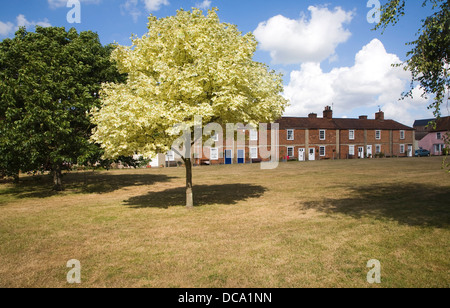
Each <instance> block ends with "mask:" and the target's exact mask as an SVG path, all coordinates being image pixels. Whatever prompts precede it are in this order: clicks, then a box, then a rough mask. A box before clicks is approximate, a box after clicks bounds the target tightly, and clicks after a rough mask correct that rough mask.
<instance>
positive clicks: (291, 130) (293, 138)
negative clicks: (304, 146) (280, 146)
mask: <svg viewBox="0 0 450 308" xmlns="http://www.w3.org/2000/svg"><path fill="white" fill-rule="evenodd" d="M286 133H287V136H286V139H287V140H288V141H294V140H295V135H294V133H295V130H293V129H288V130H287V132H286ZM289 133H291V137H289Z"/></svg>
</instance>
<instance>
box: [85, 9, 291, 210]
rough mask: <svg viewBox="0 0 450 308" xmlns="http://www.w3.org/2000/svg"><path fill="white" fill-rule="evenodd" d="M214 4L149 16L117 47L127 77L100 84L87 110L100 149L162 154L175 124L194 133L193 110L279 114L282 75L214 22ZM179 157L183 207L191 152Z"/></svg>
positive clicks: (218, 117)
mask: <svg viewBox="0 0 450 308" xmlns="http://www.w3.org/2000/svg"><path fill="white" fill-rule="evenodd" d="M217 11H218V10H217V9H212V10H210V11H209V12H208V14H207V15H206V16H205V15H204V14H203V12H202V11H201V10H199V9H192V10H191V11H184V10H179V11H178V12H177V14H176V16H170V17H166V18H161V19H158V18H156V17H155V16H153V15H151V16H150V17H149V22H148V32H147V33H146V34H145V35H144V36H142V37H141V38H138V37H134V38H133V39H132V46H129V47H126V46H119V45H118V46H117V47H116V49H115V50H114V51H113V54H112V59H113V60H114V61H115V62H116V63H117V66H118V68H119V71H120V72H121V73H126V74H128V80H127V82H126V83H124V84H118V83H105V84H103V87H102V91H101V93H100V94H101V98H102V102H103V103H102V107H101V108H99V109H96V110H94V111H93V112H92V118H93V122H94V123H95V124H96V125H97V127H96V129H95V130H94V133H93V137H92V139H93V141H95V142H97V143H99V144H101V145H102V147H103V149H104V150H105V156H107V157H108V158H116V157H118V156H129V155H133V154H135V153H138V154H142V155H144V156H153V155H155V154H156V153H165V152H167V151H169V150H170V149H171V147H172V145H173V143H174V142H175V141H176V140H177V139H178V138H179V137H180V136H179V133H180V130H177V129H174V127H176V126H177V125H179V124H182V127H183V129H184V130H185V131H186V129H188V131H190V132H191V134H192V135H193V131H194V129H193V128H194V125H198V124H199V123H195V121H194V117H197V118H198V117H201V118H202V123H200V125H202V127H205V126H206V125H207V124H208V123H213V122H214V123H218V124H222V125H223V124H226V123H245V124H249V123H251V124H257V123H260V122H264V123H270V122H273V121H274V120H277V119H278V118H279V117H281V115H282V114H283V112H284V110H285V108H286V106H287V104H288V102H287V100H285V99H284V98H283V97H282V96H281V93H282V91H283V86H282V79H281V78H282V76H281V75H280V74H277V73H275V72H274V71H270V70H269V69H268V67H267V66H266V65H265V64H262V63H258V62H255V61H253V55H254V53H255V51H256V48H257V44H258V43H257V42H256V39H255V37H254V36H253V34H252V33H248V34H245V35H243V34H242V33H241V32H239V30H238V29H237V27H236V26H235V25H231V24H228V23H223V22H220V20H219V17H218V14H217ZM179 127H180V126H179ZM191 140H192V139H191ZM192 144H193V143H192ZM192 144H191V145H192ZM187 153H191V152H190V151H187ZM185 156H186V157H182V159H183V161H184V163H185V167H186V196H187V199H186V206H187V207H193V206H194V202H193V193H192V154H187V155H185Z"/></svg>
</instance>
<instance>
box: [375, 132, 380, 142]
mask: <svg viewBox="0 0 450 308" xmlns="http://www.w3.org/2000/svg"><path fill="white" fill-rule="evenodd" d="M375 139H377V140H380V139H381V130H376V131H375Z"/></svg>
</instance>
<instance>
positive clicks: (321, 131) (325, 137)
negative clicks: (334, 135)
mask: <svg viewBox="0 0 450 308" xmlns="http://www.w3.org/2000/svg"><path fill="white" fill-rule="evenodd" d="M322 133H323V138H322ZM319 139H320V140H322V141H324V140H327V131H326V130H325V129H321V130H319Z"/></svg>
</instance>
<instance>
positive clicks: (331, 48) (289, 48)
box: [254, 6, 353, 64]
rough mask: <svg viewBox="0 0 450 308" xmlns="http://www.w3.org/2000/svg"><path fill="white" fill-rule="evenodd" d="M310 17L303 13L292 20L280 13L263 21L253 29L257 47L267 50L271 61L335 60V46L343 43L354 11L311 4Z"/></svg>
mask: <svg viewBox="0 0 450 308" xmlns="http://www.w3.org/2000/svg"><path fill="white" fill-rule="evenodd" d="M308 10H309V11H310V12H311V18H310V19H307V18H306V16H305V15H304V14H303V15H302V16H301V17H300V19H298V20H293V19H289V18H286V17H284V16H282V15H278V16H275V17H272V18H271V19H269V20H268V21H265V22H262V23H260V24H259V25H258V27H257V29H256V30H255V31H254V34H255V36H256V39H257V40H258V41H259V42H260V48H261V49H262V50H265V51H269V52H270V55H271V57H272V61H273V62H274V64H298V63H302V62H322V61H324V60H325V59H328V58H330V60H331V61H333V60H334V59H335V50H336V47H337V46H338V45H339V44H341V43H344V42H346V41H347V40H348V39H349V38H350V36H351V33H350V31H349V30H348V29H346V28H345V24H348V23H350V22H351V20H352V19H353V12H346V11H344V10H343V9H341V8H340V7H337V8H335V9H334V10H333V11H330V10H329V9H328V8H326V7H323V8H319V7H315V6H310V7H309V8H308Z"/></svg>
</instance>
